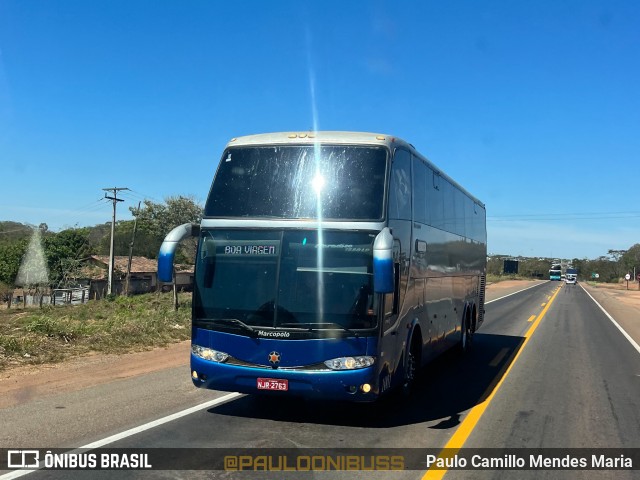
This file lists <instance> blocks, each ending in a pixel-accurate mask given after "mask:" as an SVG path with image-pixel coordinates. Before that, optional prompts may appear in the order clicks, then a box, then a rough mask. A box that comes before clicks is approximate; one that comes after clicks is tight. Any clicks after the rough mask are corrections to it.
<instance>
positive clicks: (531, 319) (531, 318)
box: [527, 315, 536, 322]
mask: <svg viewBox="0 0 640 480" xmlns="http://www.w3.org/2000/svg"><path fill="white" fill-rule="evenodd" d="M535 319H536V316H535V315H531V316H530V317H529V320H527V322H533V321H534V320H535Z"/></svg>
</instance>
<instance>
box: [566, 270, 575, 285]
mask: <svg viewBox="0 0 640 480" xmlns="http://www.w3.org/2000/svg"><path fill="white" fill-rule="evenodd" d="M564 281H565V283H567V284H573V285H575V284H576V283H577V282H578V270H576V269H575V268H567V271H566V272H565V278H564Z"/></svg>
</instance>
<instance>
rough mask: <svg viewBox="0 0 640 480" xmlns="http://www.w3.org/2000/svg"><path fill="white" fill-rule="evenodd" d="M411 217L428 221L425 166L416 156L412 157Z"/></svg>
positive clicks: (418, 220) (415, 219)
mask: <svg viewBox="0 0 640 480" xmlns="http://www.w3.org/2000/svg"><path fill="white" fill-rule="evenodd" d="M413 219H414V221H416V222H420V223H428V221H429V218H428V216H427V166H426V165H425V164H424V162H422V160H420V159H419V158H417V157H413Z"/></svg>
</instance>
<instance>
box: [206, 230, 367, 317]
mask: <svg viewBox="0 0 640 480" xmlns="http://www.w3.org/2000/svg"><path fill="white" fill-rule="evenodd" d="M374 238H375V234H374V233H367V232H336V231H324V232H323V234H322V238H321V241H319V240H318V232H317V231H316V230H311V231H253V230H204V231H203V232H202V234H201V238H200V242H199V251H198V257H197V265H196V284H197V288H196V289H195V294H194V316H195V318H196V319H200V320H204V321H206V320H210V321H212V322H213V323H215V319H238V320H241V321H242V322H244V323H246V324H248V325H250V326H259V327H274V326H275V327H296V326H301V324H317V323H325V324H327V323H333V324H338V326H336V325H328V326H327V327H326V328H331V329H336V328H337V329H340V326H343V327H346V328H371V327H374V326H375V324H376V317H375V314H374V312H375V308H374V303H373V302H374V295H373V274H372V268H373V260H372V259H373V240H374ZM276 312H277V315H276Z"/></svg>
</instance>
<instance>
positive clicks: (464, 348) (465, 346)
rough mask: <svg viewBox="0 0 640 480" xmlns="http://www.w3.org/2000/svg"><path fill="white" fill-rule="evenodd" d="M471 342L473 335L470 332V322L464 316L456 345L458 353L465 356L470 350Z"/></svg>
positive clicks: (467, 316)
mask: <svg viewBox="0 0 640 480" xmlns="http://www.w3.org/2000/svg"><path fill="white" fill-rule="evenodd" d="M472 340H473V333H472V332H471V320H470V319H469V315H467V314H465V316H464V318H463V319H462V328H461V331H460V343H458V350H459V351H460V353H462V354H465V353H467V352H468V351H469V350H470V349H471V341H472Z"/></svg>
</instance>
